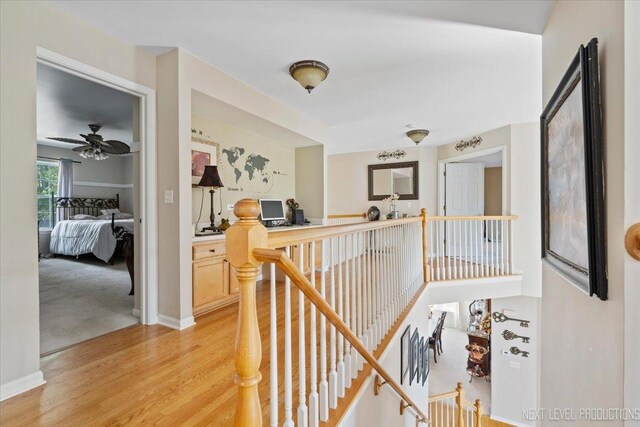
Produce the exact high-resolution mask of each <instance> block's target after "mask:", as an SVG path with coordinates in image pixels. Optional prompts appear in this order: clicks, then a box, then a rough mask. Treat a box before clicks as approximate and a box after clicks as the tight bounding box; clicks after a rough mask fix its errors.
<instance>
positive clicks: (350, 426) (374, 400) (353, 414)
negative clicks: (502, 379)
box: [340, 292, 455, 427]
mask: <svg viewBox="0 0 640 427" xmlns="http://www.w3.org/2000/svg"><path fill="white" fill-rule="evenodd" d="M428 306H429V303H428V300H427V298H426V293H425V292H423V293H422V295H420V297H419V298H418V300H417V301H416V304H415V305H414V306H413V308H412V310H411V312H410V313H409V314H408V315H407V317H406V318H405V319H404V321H403V322H402V324H401V325H400V327H399V328H398V332H397V333H396V334H395V335H394V336H393V338H391V341H390V342H389V345H388V346H387V348H386V350H385V351H384V353H383V354H382V356H381V357H380V359H379V361H380V363H381V364H382V367H383V368H384V369H385V370H386V371H387V372H388V373H389V374H390V375H391V376H392V378H393V379H394V381H396V382H397V383H398V384H400V338H401V336H402V333H403V332H404V330H405V328H406V327H407V326H408V325H411V331H413V330H415V328H418V330H419V333H420V336H423V337H425V338H426V337H428V336H430V335H431V332H430V331H429V319H428V318H427V315H426V313H427V310H428ZM411 333H413V332H411ZM374 376H375V373H374V374H372V376H371V377H369V378H368V379H367V380H366V382H365V384H364V385H363V389H362V390H361V391H360V393H359V394H358V396H357V398H356V400H355V401H354V402H353V403H352V404H351V407H350V408H349V410H348V411H347V413H346V414H345V416H344V418H343V419H342V422H341V423H340V425H341V426H342V427H361V426H394V427H400V426H406V427H415V425H416V419H415V416H414V415H413V413H412V412H411V411H410V410H407V411H405V413H404V415H400V412H399V411H398V408H399V407H400V398H399V397H398V396H397V395H396V394H395V392H393V391H392V389H391V388H390V387H388V386H387V387H382V389H381V390H380V395H379V396H374V395H373V377H374ZM408 378H409V377H408V376H407V382H406V383H405V384H403V385H402V389H403V391H404V392H405V393H406V394H407V395H408V396H409V397H410V398H411V399H412V400H413V401H414V402H415V403H416V404H418V405H421V410H422V411H423V412H424V413H425V414H426V413H427V404H426V402H427V398H428V396H429V389H428V386H429V380H428V379H427V382H426V383H425V385H424V386H422V385H418V384H416V383H414V384H412V385H409V383H408ZM451 387H452V389H453V388H454V387H455V384H452V386H451Z"/></svg>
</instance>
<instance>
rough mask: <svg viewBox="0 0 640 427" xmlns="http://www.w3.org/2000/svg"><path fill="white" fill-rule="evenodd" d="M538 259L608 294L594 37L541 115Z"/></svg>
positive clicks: (584, 286) (586, 287) (595, 292)
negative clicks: (540, 212) (540, 229)
mask: <svg viewBox="0 0 640 427" xmlns="http://www.w3.org/2000/svg"><path fill="white" fill-rule="evenodd" d="M540 128H541V168H542V170H541V178H542V182H541V184H542V185H541V189H542V195H541V196H542V197H541V203H542V206H541V208H542V259H543V261H544V262H545V263H547V264H548V265H551V266H552V267H553V268H554V269H555V270H556V271H558V272H559V273H560V274H561V275H562V276H564V277H565V278H566V279H568V280H569V281H570V282H571V283H573V284H574V285H575V286H576V287H578V288H579V289H581V290H582V291H584V292H585V293H587V294H589V295H590V296H593V295H596V296H597V297H598V298H600V299H601V300H606V299H607V291H608V283H607V256H606V232H605V211H604V202H605V200H604V192H605V182H604V176H605V175H604V152H603V151H604V150H603V144H602V110H601V103H600V76H599V65H598V40H597V39H595V38H594V39H592V40H591V41H590V42H589V43H588V45H587V46H586V47H585V46H583V45H581V46H580V48H579V49H578V53H577V54H576V56H575V57H574V59H573V61H572V62H571V64H570V66H569V68H568V70H567V71H566V73H565V75H564V77H563V78H562V80H561V81H560V84H559V85H558V87H557V89H556V91H555V92H554V94H553V96H552V97H551V100H550V101H549V103H548V104H547V106H546V108H545V109H544V111H543V113H542V115H541V116H540Z"/></svg>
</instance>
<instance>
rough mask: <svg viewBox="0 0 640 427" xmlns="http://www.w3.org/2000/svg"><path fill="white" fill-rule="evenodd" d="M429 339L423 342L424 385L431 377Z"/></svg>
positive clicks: (422, 370)
mask: <svg viewBox="0 0 640 427" xmlns="http://www.w3.org/2000/svg"><path fill="white" fill-rule="evenodd" d="M429 369H430V366H429V341H428V340H424V341H423V342H422V369H421V372H422V385H424V383H426V382H427V378H428V377H429Z"/></svg>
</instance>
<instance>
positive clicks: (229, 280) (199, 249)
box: [191, 240, 238, 316]
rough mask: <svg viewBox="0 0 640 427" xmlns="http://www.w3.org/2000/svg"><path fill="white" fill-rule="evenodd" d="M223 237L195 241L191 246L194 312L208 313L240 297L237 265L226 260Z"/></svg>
mask: <svg viewBox="0 0 640 427" xmlns="http://www.w3.org/2000/svg"><path fill="white" fill-rule="evenodd" d="M225 249H226V247H225V241H224V240H216V241H203V242H196V243H194V244H193V247H192V264H191V266H192V274H193V277H192V284H193V314H194V316H197V315H199V314H203V313H206V312H208V311H211V310H214V309H216V308H218V307H222V306H224V305H227V304H231V303H233V302H235V301H237V300H238V279H237V278H236V275H235V269H234V268H233V267H232V266H231V265H230V264H229V262H228V261H227V260H226V250H225Z"/></svg>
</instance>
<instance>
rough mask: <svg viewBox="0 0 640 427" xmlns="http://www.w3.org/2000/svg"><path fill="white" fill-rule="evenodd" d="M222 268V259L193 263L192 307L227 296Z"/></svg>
mask: <svg viewBox="0 0 640 427" xmlns="http://www.w3.org/2000/svg"><path fill="white" fill-rule="evenodd" d="M224 267H225V260H224V258H217V259H212V260H206V261H197V262H194V263H193V306H194V307H197V306H199V305H202V304H206V303H209V302H212V301H215V300H216V299H218V298H222V297H224V296H225V295H227V287H226V286H225V280H224V279H225V274H224Z"/></svg>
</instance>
